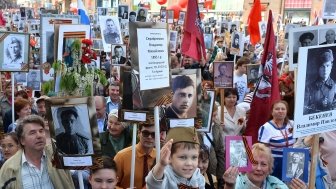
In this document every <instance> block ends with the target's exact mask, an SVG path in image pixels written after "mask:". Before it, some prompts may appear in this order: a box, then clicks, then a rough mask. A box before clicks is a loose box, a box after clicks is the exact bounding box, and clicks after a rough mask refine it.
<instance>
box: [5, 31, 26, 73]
mask: <svg viewBox="0 0 336 189" xmlns="http://www.w3.org/2000/svg"><path fill="white" fill-rule="evenodd" d="M29 39H30V35H29V34H28V33H19V32H2V31H1V32H0V40H1V41H0V57H2V60H1V62H0V70H1V71H10V72H27V71H28V70H29V66H28V63H29V56H28V55H29V54H30V46H29ZM10 44H17V45H18V47H19V55H16V58H15V59H14V60H10V59H11V58H10V57H8V56H10V54H9V53H10V52H9V50H8V46H9V45H10ZM13 53H15V52H13ZM17 56H19V57H17ZM15 60H16V61H15ZM7 61H11V62H13V61H15V62H14V63H8V64H6V62H7ZM21 61H22V63H19V62H21ZM20 65H21V66H20Z"/></svg>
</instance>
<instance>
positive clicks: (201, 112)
mask: <svg viewBox="0 0 336 189" xmlns="http://www.w3.org/2000/svg"><path fill="white" fill-rule="evenodd" d="M203 93H204V94H203V95H202V100H201V103H199V104H198V111H197V119H196V125H198V126H199V127H197V131H202V132H207V133H208V132H210V131H211V123H212V112H213V106H214V103H215V91H213V90H206V91H205V92H203ZM199 123H201V124H199Z"/></svg>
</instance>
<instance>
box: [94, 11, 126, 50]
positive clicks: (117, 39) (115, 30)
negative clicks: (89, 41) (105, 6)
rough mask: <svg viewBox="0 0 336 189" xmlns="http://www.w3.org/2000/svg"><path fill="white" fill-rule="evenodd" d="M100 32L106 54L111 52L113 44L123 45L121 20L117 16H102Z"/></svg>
mask: <svg viewBox="0 0 336 189" xmlns="http://www.w3.org/2000/svg"><path fill="white" fill-rule="evenodd" d="M99 22H100V30H101V36H102V41H103V47H104V51H105V52H111V50H112V46H111V45H112V44H122V43H123V41H122V36H121V30H120V25H119V19H118V17H116V16H101V17H100V19H99Z"/></svg>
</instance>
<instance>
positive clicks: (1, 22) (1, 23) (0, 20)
mask: <svg viewBox="0 0 336 189" xmlns="http://www.w3.org/2000/svg"><path fill="white" fill-rule="evenodd" d="M5 25H6V19H5V18H4V17H3V14H2V11H0V26H5Z"/></svg>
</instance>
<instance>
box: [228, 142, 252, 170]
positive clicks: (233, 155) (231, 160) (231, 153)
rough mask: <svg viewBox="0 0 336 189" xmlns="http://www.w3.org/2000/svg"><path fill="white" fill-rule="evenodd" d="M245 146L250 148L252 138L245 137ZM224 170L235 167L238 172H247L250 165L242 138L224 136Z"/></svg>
mask: <svg viewBox="0 0 336 189" xmlns="http://www.w3.org/2000/svg"><path fill="white" fill-rule="evenodd" d="M246 140H247V144H248V145H249V147H250V148H251V147H252V137H251V136H246ZM225 157H226V164H225V169H228V168H229V167H230V166H234V167H237V168H238V170H239V171H240V172H248V171H250V170H251V169H252V164H251V162H250V160H249V158H248V156H247V153H246V148H245V145H244V141H243V137H242V136H225Z"/></svg>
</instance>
